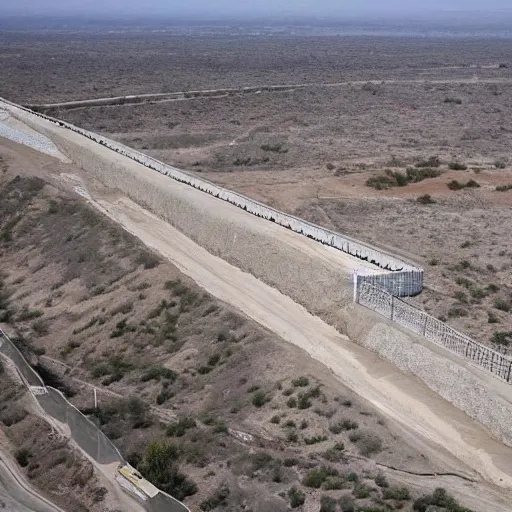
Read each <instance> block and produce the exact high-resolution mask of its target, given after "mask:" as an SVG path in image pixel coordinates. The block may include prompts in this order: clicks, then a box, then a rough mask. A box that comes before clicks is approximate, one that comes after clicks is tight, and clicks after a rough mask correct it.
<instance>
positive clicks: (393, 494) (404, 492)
mask: <svg viewBox="0 0 512 512" xmlns="http://www.w3.org/2000/svg"><path fill="white" fill-rule="evenodd" d="M382 498H383V499H385V500H397V501H407V500H410V499H411V495H410V493H409V489H407V488H406V487H390V488H388V489H384V490H383V491H382Z"/></svg>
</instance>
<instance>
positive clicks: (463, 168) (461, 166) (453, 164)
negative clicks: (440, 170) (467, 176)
mask: <svg viewBox="0 0 512 512" xmlns="http://www.w3.org/2000/svg"><path fill="white" fill-rule="evenodd" d="M448 167H449V168H450V169H452V170H453V171H466V170H467V168H468V166H467V165H465V164H461V163H460V162H450V163H449V164H448Z"/></svg>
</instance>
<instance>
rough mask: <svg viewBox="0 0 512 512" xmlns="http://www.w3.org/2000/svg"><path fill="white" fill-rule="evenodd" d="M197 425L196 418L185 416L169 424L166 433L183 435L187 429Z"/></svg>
mask: <svg viewBox="0 0 512 512" xmlns="http://www.w3.org/2000/svg"><path fill="white" fill-rule="evenodd" d="M196 426H197V423H196V421H195V420H194V418H190V417H189V416H186V417H184V418H180V419H179V420H178V421H177V422H176V423H172V424H171V425H169V426H168V427H167V430H166V431H165V433H166V434H167V435H168V436H172V437H183V436H184V435H185V434H186V433H187V430H190V429H192V428H195V427H196Z"/></svg>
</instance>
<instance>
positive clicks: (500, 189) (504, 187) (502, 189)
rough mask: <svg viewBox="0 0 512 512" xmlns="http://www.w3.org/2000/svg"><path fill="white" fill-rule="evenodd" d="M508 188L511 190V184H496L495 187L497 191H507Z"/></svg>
mask: <svg viewBox="0 0 512 512" xmlns="http://www.w3.org/2000/svg"><path fill="white" fill-rule="evenodd" d="M508 190H512V185H498V186H497V187H496V191H497V192H507V191H508Z"/></svg>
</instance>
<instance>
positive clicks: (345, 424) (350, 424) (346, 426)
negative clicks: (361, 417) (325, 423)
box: [329, 419, 359, 434]
mask: <svg viewBox="0 0 512 512" xmlns="http://www.w3.org/2000/svg"><path fill="white" fill-rule="evenodd" d="M358 427H359V425H358V424H357V422H356V421H352V420H348V419H343V420H340V421H338V422H336V423H332V424H331V425H329V430H330V431H331V432H332V433H333V434H340V433H341V432H343V431H349V430H355V429H357V428H358Z"/></svg>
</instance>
